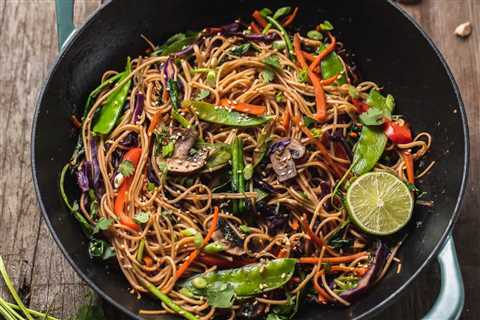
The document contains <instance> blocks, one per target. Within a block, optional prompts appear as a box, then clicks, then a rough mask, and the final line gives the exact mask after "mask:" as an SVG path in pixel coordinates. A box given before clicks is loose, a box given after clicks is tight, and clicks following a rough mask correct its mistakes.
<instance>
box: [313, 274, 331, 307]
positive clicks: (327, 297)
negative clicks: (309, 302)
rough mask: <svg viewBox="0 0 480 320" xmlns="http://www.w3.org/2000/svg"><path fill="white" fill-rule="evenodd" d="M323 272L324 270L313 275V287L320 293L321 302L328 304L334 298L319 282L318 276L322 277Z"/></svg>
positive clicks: (319, 300) (319, 299)
mask: <svg viewBox="0 0 480 320" xmlns="http://www.w3.org/2000/svg"><path fill="white" fill-rule="evenodd" d="M322 274H323V270H320V271H318V272H317V273H315V275H314V276H313V281H312V282H313V288H314V289H315V291H317V293H318V302H319V303H321V304H326V303H327V302H328V301H332V300H333V299H332V298H331V297H330V295H329V294H328V293H327V291H325V289H323V288H322V287H321V286H320V285H319V284H318V278H320V277H321V276H322Z"/></svg>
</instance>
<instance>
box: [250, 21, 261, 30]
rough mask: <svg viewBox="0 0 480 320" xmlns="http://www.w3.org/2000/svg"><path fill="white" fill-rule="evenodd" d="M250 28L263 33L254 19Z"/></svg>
mask: <svg viewBox="0 0 480 320" xmlns="http://www.w3.org/2000/svg"><path fill="white" fill-rule="evenodd" d="M250 29H252V31H253V32H254V33H262V31H260V28H259V27H258V26H257V24H256V23H255V22H253V21H252V22H251V23H250Z"/></svg>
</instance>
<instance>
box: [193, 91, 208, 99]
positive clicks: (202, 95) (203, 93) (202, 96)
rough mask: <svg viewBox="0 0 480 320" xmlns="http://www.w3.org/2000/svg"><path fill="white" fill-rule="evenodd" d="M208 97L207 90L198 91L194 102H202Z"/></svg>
mask: <svg viewBox="0 0 480 320" xmlns="http://www.w3.org/2000/svg"><path fill="white" fill-rule="evenodd" d="M209 95H210V91H209V90H207V89H202V90H200V92H198V94H197V96H196V97H195V100H198V101H200V100H203V99H205V98H206V97H208V96H209Z"/></svg>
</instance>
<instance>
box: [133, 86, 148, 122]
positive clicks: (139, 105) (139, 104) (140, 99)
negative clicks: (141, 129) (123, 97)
mask: <svg viewBox="0 0 480 320" xmlns="http://www.w3.org/2000/svg"><path fill="white" fill-rule="evenodd" d="M144 99H145V95H144V94H143V92H141V91H138V92H137V93H136V94H135V108H133V115H132V122H133V123H134V124H135V123H137V121H138V120H139V119H140V116H141V114H142V112H143V104H144Z"/></svg>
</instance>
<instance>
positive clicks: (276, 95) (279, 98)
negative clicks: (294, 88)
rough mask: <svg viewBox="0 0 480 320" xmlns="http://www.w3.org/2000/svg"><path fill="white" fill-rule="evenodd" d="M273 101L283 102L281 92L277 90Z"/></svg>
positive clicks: (283, 98)
mask: <svg viewBox="0 0 480 320" xmlns="http://www.w3.org/2000/svg"><path fill="white" fill-rule="evenodd" d="M275 101H276V102H277V103H280V102H284V101H285V97H284V96H283V92H281V91H279V92H277V93H276V94H275Z"/></svg>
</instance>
